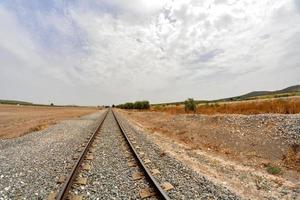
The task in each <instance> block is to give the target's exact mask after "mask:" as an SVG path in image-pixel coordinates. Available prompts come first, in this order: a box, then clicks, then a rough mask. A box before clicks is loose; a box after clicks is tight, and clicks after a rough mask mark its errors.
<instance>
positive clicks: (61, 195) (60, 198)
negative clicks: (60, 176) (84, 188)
mask: <svg viewBox="0 0 300 200" xmlns="http://www.w3.org/2000/svg"><path fill="white" fill-rule="evenodd" d="M108 112H109V110H107V111H106V113H105V114H103V118H102V119H101V121H100V124H99V126H98V127H97V129H96V130H95V131H94V133H93V134H92V136H91V137H90V139H89V141H88V143H87V145H86V146H85V147H84V150H83V151H82V153H81V155H80V157H79V158H78V160H77V161H76V164H75V165H74V166H73V168H72V170H71V172H70V173H69V175H68V177H67V179H66V181H65V183H64V184H63V185H62V187H61V189H60V190H59V192H58V194H57V195H56V197H55V199H57V200H64V199H66V198H67V197H68V195H69V191H70V189H71V186H72V183H73V181H74V180H75V178H76V176H77V174H78V172H79V169H80V166H81V164H82V162H83V161H84V157H85V156H86V154H87V152H88V150H89V148H90V146H91V145H92V143H93V141H94V140H95V136H96V135H97V133H98V132H99V130H100V128H101V127H102V124H103V122H104V120H105V119H106V116H107V114H108Z"/></svg>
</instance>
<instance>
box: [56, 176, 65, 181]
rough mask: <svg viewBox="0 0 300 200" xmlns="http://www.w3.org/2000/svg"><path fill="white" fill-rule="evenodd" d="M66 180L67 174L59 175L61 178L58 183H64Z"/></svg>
mask: <svg viewBox="0 0 300 200" xmlns="http://www.w3.org/2000/svg"><path fill="white" fill-rule="evenodd" d="M65 180H66V177H65V176H61V177H59V179H58V180H57V183H63V182H65Z"/></svg>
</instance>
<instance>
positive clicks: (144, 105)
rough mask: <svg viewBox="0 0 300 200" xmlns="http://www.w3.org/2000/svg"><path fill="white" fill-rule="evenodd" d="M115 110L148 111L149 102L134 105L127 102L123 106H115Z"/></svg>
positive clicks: (139, 102)
mask: <svg viewBox="0 0 300 200" xmlns="http://www.w3.org/2000/svg"><path fill="white" fill-rule="evenodd" d="M116 107H117V108H121V109H139V110H142V109H149V108H150V103H149V101H136V102H134V103H132V102H128V103H124V104H119V105H117V106H116Z"/></svg>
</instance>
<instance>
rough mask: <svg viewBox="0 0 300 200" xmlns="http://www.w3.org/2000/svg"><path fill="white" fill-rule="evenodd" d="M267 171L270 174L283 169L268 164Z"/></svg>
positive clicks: (277, 172)
mask: <svg viewBox="0 0 300 200" xmlns="http://www.w3.org/2000/svg"><path fill="white" fill-rule="evenodd" d="M266 170H267V172H268V173H269V174H273V175H275V174H279V173H280V172H281V169H280V168H279V167H276V166H272V165H270V164H269V165H268V166H267V168H266Z"/></svg>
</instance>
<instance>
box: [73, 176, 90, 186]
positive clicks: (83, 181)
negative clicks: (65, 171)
mask: <svg viewBox="0 0 300 200" xmlns="http://www.w3.org/2000/svg"><path fill="white" fill-rule="evenodd" d="M86 183H87V178H83V177H78V178H76V179H75V181H74V184H78V185H86Z"/></svg>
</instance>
